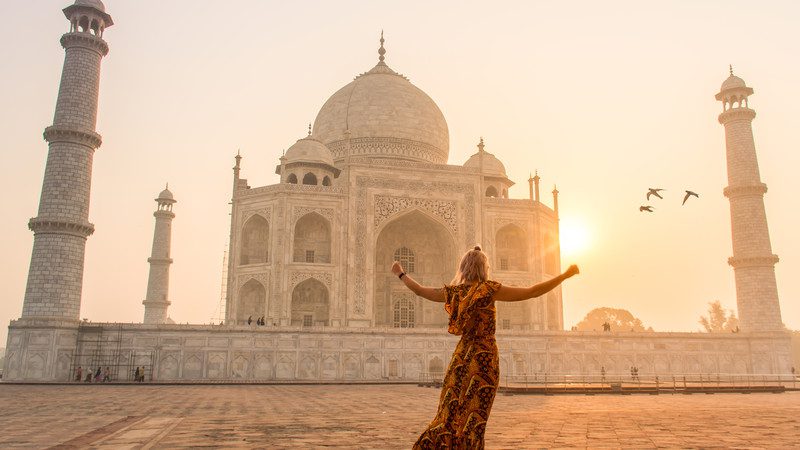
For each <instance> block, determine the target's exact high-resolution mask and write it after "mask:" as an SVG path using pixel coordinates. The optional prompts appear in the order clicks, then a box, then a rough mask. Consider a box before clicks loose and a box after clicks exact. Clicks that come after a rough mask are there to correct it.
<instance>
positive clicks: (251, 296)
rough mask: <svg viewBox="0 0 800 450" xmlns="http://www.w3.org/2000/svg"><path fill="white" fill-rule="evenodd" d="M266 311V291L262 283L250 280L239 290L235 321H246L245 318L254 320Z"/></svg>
mask: <svg viewBox="0 0 800 450" xmlns="http://www.w3.org/2000/svg"><path fill="white" fill-rule="evenodd" d="M266 313H267V291H266V289H264V285H262V284H261V283H259V282H258V281H256V280H252V279H251V280H250V281H248V282H247V283H245V284H244V286H242V289H240V290H239V304H238V308H236V322H237V323H247V319H248V318H250V320H251V321H255V320H256V319H258V318H259V317H261V316H263V315H265V314H266Z"/></svg>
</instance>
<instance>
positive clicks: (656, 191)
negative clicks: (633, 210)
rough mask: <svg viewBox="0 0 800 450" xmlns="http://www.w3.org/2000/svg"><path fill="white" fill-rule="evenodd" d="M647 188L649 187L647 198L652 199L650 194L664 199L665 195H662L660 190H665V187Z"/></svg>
mask: <svg viewBox="0 0 800 450" xmlns="http://www.w3.org/2000/svg"><path fill="white" fill-rule="evenodd" d="M647 189H648V192H647V199H648V200H650V196H651V195H655V196H656V197H658V198H660V199H662V200H663V199H664V197H662V196H661V194H659V193H658V191H663V190H664V189H659V188H655V189H654V188H647Z"/></svg>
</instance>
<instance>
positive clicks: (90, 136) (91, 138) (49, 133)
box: [42, 125, 103, 149]
mask: <svg viewBox="0 0 800 450" xmlns="http://www.w3.org/2000/svg"><path fill="white" fill-rule="evenodd" d="M42 137H44V140H45V141H47V142H50V143H52V142H69V143H72V144H78V145H85V146H87V147H91V148H93V149H96V148H99V147H100V146H101V145H102V144H103V138H102V137H101V136H100V135H99V134H97V133H95V132H94V131H87V130H81V129H78V128H71V127H67V126H64V125H51V126H49V127H47V128H45V129H44V133H43V134H42Z"/></svg>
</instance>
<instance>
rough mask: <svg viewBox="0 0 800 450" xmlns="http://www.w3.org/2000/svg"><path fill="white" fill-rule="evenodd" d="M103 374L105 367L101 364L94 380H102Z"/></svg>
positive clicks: (96, 381)
mask: <svg viewBox="0 0 800 450" xmlns="http://www.w3.org/2000/svg"><path fill="white" fill-rule="evenodd" d="M102 375H103V369H102V368H101V367H100V366H98V367H97V371H96V372H95V373H94V382H95V383H99V382H100V381H102V378H101V376H102Z"/></svg>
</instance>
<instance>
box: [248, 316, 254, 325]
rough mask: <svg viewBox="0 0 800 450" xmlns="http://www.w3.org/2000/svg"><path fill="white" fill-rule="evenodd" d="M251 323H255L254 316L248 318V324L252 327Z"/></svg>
mask: <svg viewBox="0 0 800 450" xmlns="http://www.w3.org/2000/svg"><path fill="white" fill-rule="evenodd" d="M251 323H253V316H249V317H248V318H247V324H248V325H250V324H251Z"/></svg>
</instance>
